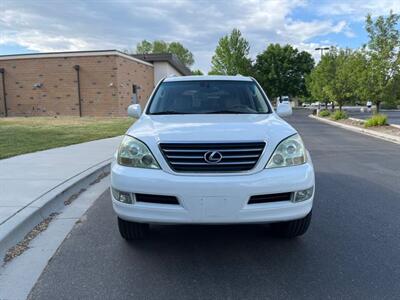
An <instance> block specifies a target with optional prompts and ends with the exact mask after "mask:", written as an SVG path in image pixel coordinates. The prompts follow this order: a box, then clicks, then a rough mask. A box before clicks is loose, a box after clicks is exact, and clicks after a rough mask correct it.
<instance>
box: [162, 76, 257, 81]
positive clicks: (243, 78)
mask: <svg viewBox="0 0 400 300" xmlns="http://www.w3.org/2000/svg"><path fill="white" fill-rule="evenodd" d="M199 80H224V81H252V78H251V77H246V76H241V75H236V76H225V75H201V76H200V75H194V76H176V77H175V76H171V77H167V78H165V80H164V81H165V82H174V81H199Z"/></svg>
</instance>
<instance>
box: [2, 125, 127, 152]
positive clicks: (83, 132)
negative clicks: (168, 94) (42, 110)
mask: <svg viewBox="0 0 400 300" xmlns="http://www.w3.org/2000/svg"><path fill="white" fill-rule="evenodd" d="M133 122H134V120H133V119H131V118H97V117H96V118H94V117H93V118H90V117H83V118H79V117H57V118H54V117H28V118H24V117H15V118H0V159H2V158H6V157H11V156H15V155H19V154H23V153H29V152H35V151H40V150H45V149H50V148H55V147H61V146H67V145H71V144H78V143H83V142H87V141H92V140H98V139H103V138H108V137H113V136H118V135H122V134H124V133H125V131H126V130H127V129H128V128H129V126H131V125H132V123H133Z"/></svg>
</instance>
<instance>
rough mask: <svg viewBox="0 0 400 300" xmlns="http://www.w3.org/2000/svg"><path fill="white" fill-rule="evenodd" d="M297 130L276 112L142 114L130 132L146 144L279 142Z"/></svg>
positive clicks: (129, 133)
mask: <svg viewBox="0 0 400 300" xmlns="http://www.w3.org/2000/svg"><path fill="white" fill-rule="evenodd" d="M294 133H296V130H295V129H294V128H293V127H292V126H290V125H289V124H288V123H286V122H285V121H284V120H282V119H281V118H280V117H278V116H277V115H276V114H274V113H273V114H214V115H210V114H207V115H206V114H198V115H196V114H194V115H143V116H142V117H141V118H140V119H139V120H138V121H137V122H136V123H135V124H134V125H133V126H132V127H131V128H129V130H128V132H127V134H128V135H130V136H133V137H136V138H138V139H140V140H142V141H143V142H145V143H150V144H153V143H159V142H241V141H243V142H246V141H264V140H265V141H267V142H268V141H269V144H270V145H271V144H275V145H276V144H277V143H279V142H280V141H281V140H283V139H284V138H286V137H288V136H290V135H292V134H294Z"/></svg>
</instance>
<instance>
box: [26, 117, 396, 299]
mask: <svg viewBox="0 0 400 300" xmlns="http://www.w3.org/2000/svg"><path fill="white" fill-rule="evenodd" d="M288 120H289V122H290V123H292V124H293V125H294V126H295V127H296V128H297V129H298V130H299V131H300V132H301V134H302V136H303V139H304V140H305V142H306V144H307V146H308V148H309V150H310V152H311V155H312V158H313V161H314V164H315V167H316V187H317V189H316V199H315V207H314V214H313V221H312V223H311V227H310V229H309V231H308V232H307V234H306V235H305V236H303V237H301V238H298V239H294V240H286V239H279V238H276V237H273V236H272V235H271V234H270V233H269V231H268V226H266V225H264V226H261V225H246V226H154V227H153V228H152V231H151V235H150V237H149V238H148V239H147V240H145V241H142V242H140V243H137V244H129V243H126V242H125V241H124V240H122V239H121V238H120V237H119V234H118V231H117V224H116V217H115V216H114V214H113V212H112V208H111V204H110V198H109V195H108V193H105V194H103V196H102V197H100V198H99V199H98V200H97V202H96V203H95V204H94V205H93V207H92V208H91V209H90V210H89V212H88V213H87V215H86V217H85V219H84V220H83V221H82V222H81V223H80V224H78V225H77V226H76V227H75V228H74V230H73V231H72V233H71V235H70V236H69V237H68V238H67V239H66V240H65V241H64V243H63V244H62V245H61V247H60V248H59V250H58V252H57V254H56V255H55V256H54V257H53V259H52V260H51V261H50V262H49V264H48V266H47V268H46V269H45V271H44V272H43V274H42V275H41V277H40V280H39V281H38V283H37V284H36V286H35V287H34V289H33V290H32V293H31V295H30V298H31V299H56V298H57V299H59V298H62V299H82V298H99V299H104V298H107V299H126V298H130V299H268V298H273V299H288V298H296V299H301V298H304V299H310V298H319V299H321V298H334V299H338V298H340V299H346V298H347V299H350V298H351V299H395V298H397V299H398V298H399V297H400V217H399V212H400V194H399V187H400V173H399V172H400V146H399V145H397V144H392V143H389V142H385V141H381V140H378V139H375V138H372V137H368V136H364V135H360V134H357V133H353V132H349V131H345V130H343V129H339V128H336V127H332V126H330V125H327V124H324V123H319V122H318V121H316V120H312V119H310V118H307V117H306V115H305V112H304V111H303V112H298V111H297V112H296V113H295V115H294V116H293V117H290V118H288Z"/></svg>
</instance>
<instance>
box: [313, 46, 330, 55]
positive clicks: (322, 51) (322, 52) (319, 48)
mask: <svg viewBox="0 0 400 300" xmlns="http://www.w3.org/2000/svg"><path fill="white" fill-rule="evenodd" d="M315 50H316V51H318V50H320V51H321V57H322V55H324V50H329V47H318V48H315Z"/></svg>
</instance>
